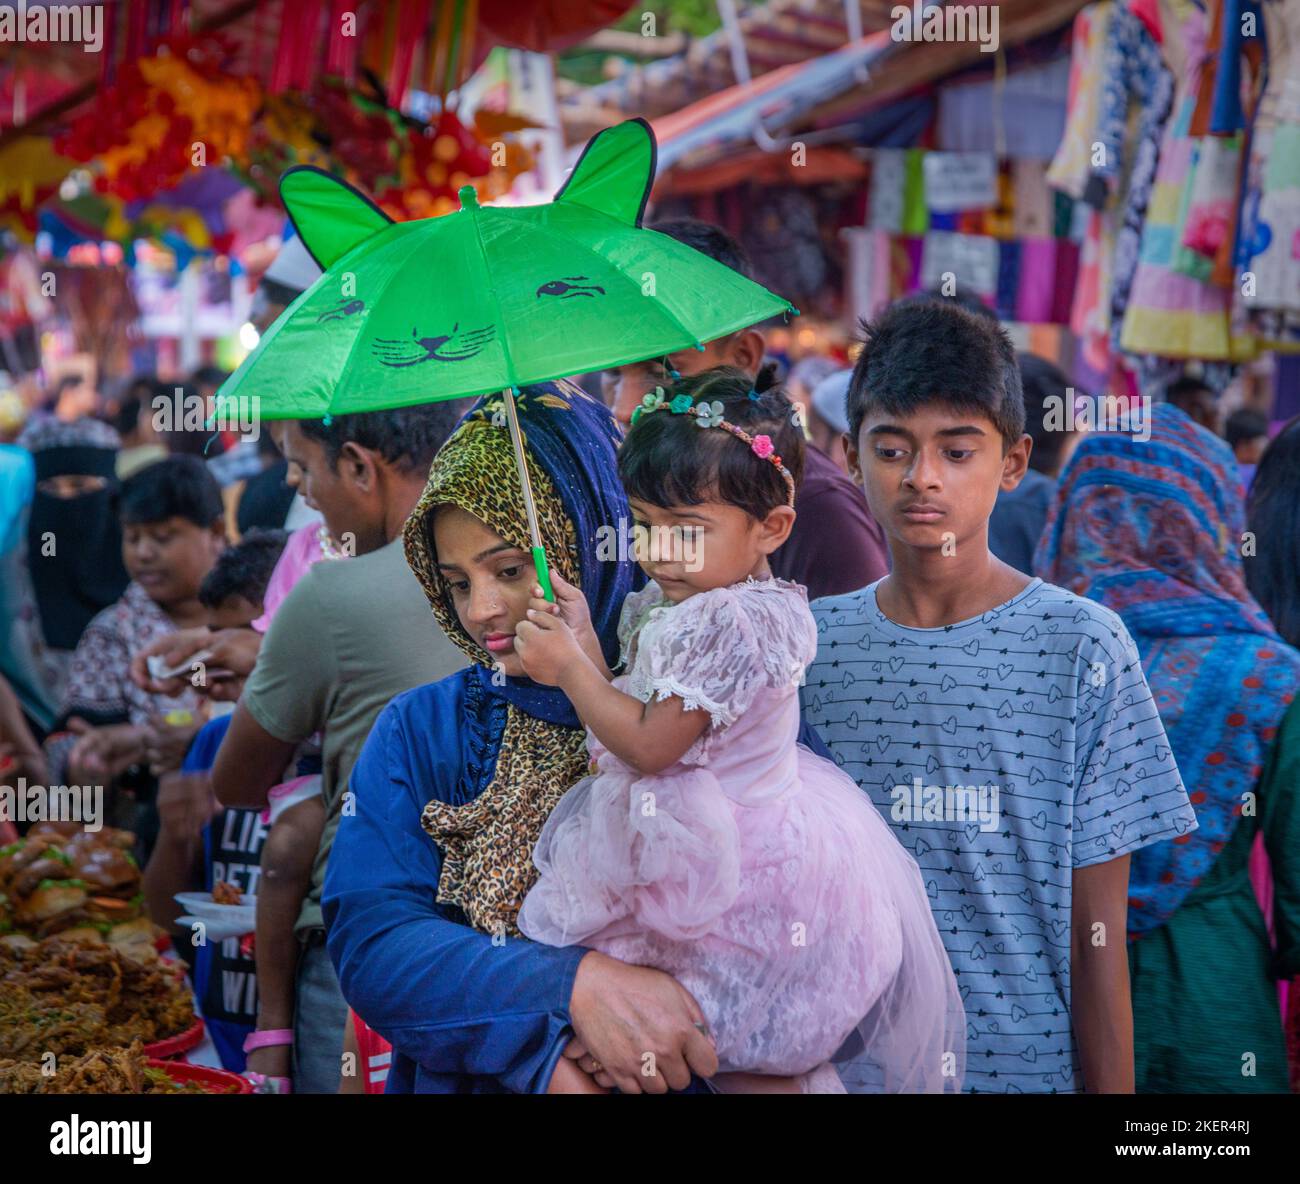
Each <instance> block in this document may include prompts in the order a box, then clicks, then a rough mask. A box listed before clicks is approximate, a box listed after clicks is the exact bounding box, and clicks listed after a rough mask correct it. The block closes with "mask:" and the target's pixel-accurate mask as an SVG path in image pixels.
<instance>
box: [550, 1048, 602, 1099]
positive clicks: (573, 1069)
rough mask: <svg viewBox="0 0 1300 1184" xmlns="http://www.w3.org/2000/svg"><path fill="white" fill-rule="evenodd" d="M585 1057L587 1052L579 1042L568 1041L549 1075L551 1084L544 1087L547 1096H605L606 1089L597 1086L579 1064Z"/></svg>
mask: <svg viewBox="0 0 1300 1184" xmlns="http://www.w3.org/2000/svg"><path fill="white" fill-rule="evenodd" d="M585 1056H587V1050H586V1048H585V1047H584V1046H583V1044H582V1042H581V1041H578V1040H570V1041H569V1043H568V1044H566V1045H565V1046H564V1051H563V1053H561V1054H560V1059H559V1060H558V1061H556V1062H555V1070H554V1072H552V1073H551V1083H550V1084H549V1085H548V1086H547V1087H546V1092H547V1093H548V1094H607V1093H609V1089H608V1088H607V1087H604V1086H601V1085H598V1084H597V1083H596V1081H595V1080H594V1079H593V1078H592V1075H591V1074H590V1073H587V1072H586V1071H585V1070H584V1069H583V1068H582V1066H581V1064H580V1063H579V1059H580V1058H581V1057H585Z"/></svg>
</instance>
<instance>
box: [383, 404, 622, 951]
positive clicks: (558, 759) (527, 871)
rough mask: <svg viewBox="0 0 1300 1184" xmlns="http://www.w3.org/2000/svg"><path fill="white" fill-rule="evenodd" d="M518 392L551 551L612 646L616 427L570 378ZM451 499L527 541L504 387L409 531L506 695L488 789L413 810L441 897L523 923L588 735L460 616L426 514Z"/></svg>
mask: <svg viewBox="0 0 1300 1184" xmlns="http://www.w3.org/2000/svg"><path fill="white" fill-rule="evenodd" d="M516 398H517V406H518V410H519V417H520V423H521V427H522V428H523V432H524V441H525V448H526V450H527V452H528V462H529V472H530V475H531V477H532V485H533V494H534V497H535V498H536V501H537V516H538V526H539V528H540V530H541V534H542V542H543V544H544V545H545V547H546V554H547V558H548V560H549V561H550V564H551V566H552V568H553V569H554V570H555V571H557V572H559V574H560V575H561V576H562V577H563V578H564V579H565V580H567V581H569V582H570V583H571V584H574V585H575V586H577V587H579V588H582V590H583V591H584V593H585V594H586V596H587V600H588V603H589V605H590V606H591V609H592V622H593V625H595V626H596V630H597V633H598V635H599V636H600V637H601V638H602V641H604V642H605V643H606V649H607V651H610V656H611V658H612V653H613V649H614V648H616V645H617V643H616V641H615V639H614V636H613V635H614V631H615V627H616V624H617V617H618V610H619V607H620V606H621V604H622V601H623V597H624V595H626V593H627V592H628V591H629V590H630V589H631V586H632V579H633V575H632V569H631V567H630V565H629V564H627V563H624V562H617V561H610V560H608V559H605V560H604V561H603V562H602V560H601V559H599V558H597V556H596V547H597V543H598V541H599V540H598V537H597V533H598V530H599V528H600V527H601V526H602V525H606V524H614V525H616V518H617V516H618V515H619V514H626V513H627V503H626V500H625V499H624V497H623V493H622V489H621V487H619V486H618V483H617V475H616V470H615V467H614V449H615V447H616V444H617V440H618V434H617V429H616V427H615V426H614V422H613V419H612V418H611V417H610V415H609V412H608V411H607V410H606V409H605V408H604V407H603V406H602V405H601V404H598V403H596V402H595V401H594V400H592V399H590V398H589V397H588V396H587V395H586V394H585V393H584V392H583V391H581V390H580V389H579V388H578V387H576V386H573V385H572V384H570V383H566V382H556V383H546V384H544V385H542V386H534V387H526V388H524V390H523V392H522V393H521V394H520V395H519V396H517V397H516ZM557 487H558V488H557ZM445 505H454V506H459V507H460V508H461V509H463V510H465V511H466V512H468V513H470V514H473V515H474V516H475V517H476V518H478V519H479V520H480V521H481V522H483V523H484V524H485V525H486V526H488V527H489V528H490V529H491V530H493V531H495V532H496V533H497V534H499V535H500V536H501V537H502V538H503V539H504V540H505V541H506V542H508V543H511V544H512V545H514V546H516V547H520V548H522V549H523V550H524V551H528V550H529V538H528V530H527V518H526V516H525V513H524V499H523V493H522V491H521V490H520V487H519V477H518V474H517V473H516V471H515V462H514V452H513V449H512V447H511V443H510V436H509V433H508V430H507V428H506V426H505V418H504V411H503V407H502V404H501V396H499V395H496V396H486V397H484V398H483V399H481V400H479V402H478V403H477V404H476V405H475V407H474V409H473V410H472V411H471V412H470V413H469V414H468V415H467V416H466V418H465V420H464V421H463V422H462V424H461V426H460V427H459V428H458V429H457V431H456V433H455V434H454V435H453V436H452V437H451V439H450V440H448V441H447V443H446V444H445V445H444V446H443V448H442V450H441V451H440V452H439V453H438V455H437V457H436V458H435V460H434V462H433V467H432V469H431V470H430V472H429V482H428V485H427V486H426V487H425V491H424V494H423V496H422V497H421V498H420V501H419V503H418V504H417V505H416V507H415V510H414V511H413V512H412V514H411V517H410V519H409V520H408V521H407V524H406V529H405V534H404V541H405V546H406V557H407V562H408V563H409V564H410V566H411V569H412V570H413V571H414V572H415V574H416V576H417V578H418V579H419V581H420V583H421V585H422V586H423V588H424V591H425V595H426V596H427V597H428V598H429V604H430V606H431V607H432V609H433V615H434V617H435V618H436V619H437V621H438V624H439V625H440V626H441V627H442V629H443V631H444V632H445V633H446V634H447V636H448V637H449V638H451V640H452V641H453V642H455V643H456V645H458V646H459V647H460V648H461V650H463V651H464V652H465V654H466V655H467V656H468V657H469V658H470V660H471V661H472V662H474V663H476V665H477V667H478V669H477V670H475V671H473V672H472V673H471V678H476V679H477V689H478V690H479V691H481V692H482V696H483V697H484V698H485V699H486V700H489V701H490V700H493V699H495V700H497V702H496V703H495V704H493V706H495V707H496V709H497V710H499V709H500V701H501V700H504V703H505V726H504V730H503V732H502V733H501V737H500V741H499V744H498V745H497V747H496V750H495V753H489V754H488V756H489V760H488V762H487V763H489V764H490V763H491V757H492V756H494V757H495V766H494V768H493V770H492V772H491V779H490V781H489V782H488V784H487V786H486V788H485V789H483V791H482V792H481V793H479V794H478V795H477V796H474V797H473V798H472V800H470V801H468V802H467V803H466V804H464V805H458V806H457V805H450V804H448V803H447V802H444V801H441V800H439V799H438V798H434V799H432V800H431V801H430V802H429V803H428V805H426V806H425V808H424V812H423V815H422V816H421V820H420V821H421V825H422V826H423V827H424V829H425V831H426V832H427V833H428V834H429V836H430V837H431V838H432V839H433V841H434V842H435V843H437V844H438V846H439V848H440V849H441V851H442V857H443V858H442V873H441V876H440V878H439V881H438V901H439V902H440V903H446V904H453V905H456V906H458V907H459V908H460V909H461V910H462V911H463V912H464V913H465V915H466V916H467V917H468V918H469V920H470V923H471V924H473V925H474V927H475V928H477V929H480V930H482V931H484V932H486V933H505V934H509V935H517V934H518V933H519V929H518V926H517V925H516V920H515V919H516V917H517V915H518V912H519V907H520V905H521V904H522V903H523V899H524V896H525V895H526V894H527V892H528V889H529V888H530V887H532V884H533V881H534V880H535V879H536V877H537V870H536V868H535V867H534V866H533V861H532V852H533V847H534V845H535V844H536V842H537V837H538V835H539V834H540V833H541V829H542V825H543V823H544V822H545V821H546V818H547V816H548V815H549V814H550V812H551V810H552V809H553V808H554V807H555V804H556V803H557V802H558V801H559V800H560V798H561V797H562V796H563V795H564V793H565V791H566V790H567V789H569V787H570V786H571V785H573V783H574V782H576V781H577V780H579V779H580V778H581V777H582V776H583V774H584V773H585V772H586V771H587V764H588V758H587V749H586V735H585V733H584V732H583V730H582V728H581V726H580V725H579V723H578V720H577V716H576V714H574V712H573V708H572V705H571V704H569V702H568V700H567V699H566V698H565V697H564V695H563V694H562V692H560V691H559V690H558V689H555V688H550V687H539V686H537V685H536V684H534V683H532V682H530V681H529V680H528V679H515V678H504V677H502V676H495V677H494V676H492V675H491V674H490V673H489V672H490V671H491V668H492V665H493V662H492V658H491V655H489V654H488V652H487V651H486V650H484V649H483V648H482V647H481V646H480V645H479V644H478V643H477V642H476V641H475V640H474V639H473V638H472V637H470V635H469V634H468V633H467V632H466V631H465V629H464V628H463V627H462V626H461V623H460V619H459V618H458V617H457V615H456V610H455V608H454V607H453V602H452V597H451V590H450V588H449V587H448V585H447V581H446V580H445V578H444V577H443V575H442V573H441V572H440V571H439V570H438V567H437V556H436V553H435V550H434V544H433V532H432V524H433V518H434V513H435V511H436V510H437V508H438V507H440V506H445ZM467 775H468V772H467ZM471 788H472V787H471Z"/></svg>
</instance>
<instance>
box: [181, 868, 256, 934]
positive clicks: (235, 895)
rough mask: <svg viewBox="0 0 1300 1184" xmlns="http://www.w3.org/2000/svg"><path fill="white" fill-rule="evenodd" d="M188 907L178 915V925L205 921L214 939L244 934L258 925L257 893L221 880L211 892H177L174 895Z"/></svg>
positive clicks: (206, 931) (183, 926)
mask: <svg viewBox="0 0 1300 1184" xmlns="http://www.w3.org/2000/svg"><path fill="white" fill-rule="evenodd" d="M173 899H174V900H175V901H176V903H177V904H179V905H180V906H181V908H183V909H184V910H185V913H184V915H183V916H180V917H177V918H176V925H177V926H178V927H179V928H192V927H193V926H194V925H196V924H200V923H201V924H202V925H203V927H204V931H205V936H206V937H207V938H208V939H209V940H211V941H224V940H225V939H226V938H228V937H242V936H243V935H244V934H245V933H252V932H254V931H255V930H256V928H257V897H256V896H248V895H245V894H244V893H242V892H240V890H239V889H238V888H236V887H235V886H234V885H233V884H227V883H225V882H224V881H221V880H218V881H217V883H215V884H213V886H212V891H211V892H178V893H176V895H175V897H174V898H173Z"/></svg>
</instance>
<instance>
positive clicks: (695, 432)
mask: <svg viewBox="0 0 1300 1184" xmlns="http://www.w3.org/2000/svg"><path fill="white" fill-rule="evenodd" d="M754 385H755V384H754V380H753V379H752V378H751V377H750V376H749V375H748V374H746V373H745V372H744V371H743V370H738V369H736V368H735V367H733V366H719V367H717V368H716V369H713V370H705V371H703V372H702V373H700V374H692V375H690V376H689V377H687V378H679V379H677V380H676V381H675V382H674V383H673V384H672V385H671V386H669V387H667V388H665V389H664V392H663V406H662V407H660V408H659V409H658V410H656V411H653V412H650V413H647V414H643V415H640V416H638V417H637V420H636V422H635V423H634V424H633V425H632V427H631V428H630V429H629V430H628V433H627V437H626V438H625V439H624V441H623V446H622V447H621V448H620V449H619V452H618V475H619V478H620V479H621V480H622V482H623V488H624V489H625V490H626V491H627V495H628V497H633V498H636V499H637V500H639V501H643V502H648V503H649V504H650V505H652V506H698V505H699V504H700V503H701V502H708V501H718V502H726V503H727V504H728V505H732V506H736V507H737V508H738V509H741V510H744V511H745V513H746V514H749V515H750V516H751V517H753V518H758V519H762V518H766V517H767V515H768V514H770V513H771V512H772V510H774V509H775V508H776V507H777V506H784V505H788V504H789V490H788V489H787V486H786V483H785V478H784V477H782V475H781V473H780V470H778V469H777V467H776V466H775V465H773V464H772V463H771V462H770V461H767V460H763V459H761V458H760V457H758V456H756V455H755V454H754V452H753V451H752V450H751V449H750V448H749V447H748V446H747V445H746V444H745V443H744V441H742V440H739V439H737V438H736V437H735V436H733V435H732V434H731V433H730V432H727V431H724V430H723V429H722V428H701V427H698V426H697V424H696V417H695V416H694V415H688V414H682V415H679V414H676V413H674V412H672V411H670V410H669V408H668V404H669V403H670V402H671V401H672V400H673V399H675V398H677V397H678V396H683V395H684V396H687V397H688V398H689V399H690V401H691V404H692V405H695V404H698V403H701V402H704V403H714V402H718V403H721V404H722V417H723V418H724V419H725V420H727V421H728V422H729V423H733V424H735V425H736V427H738V428H740V429H741V430H743V431H745V432H748V433H749V434H750V435H751V436H760V435H762V436H768V437H769V438H770V439H771V441H772V445H773V450H774V452H775V453H776V454H777V455H779V456H780V457H781V460H782V463H784V465H785V467H786V468H787V469H789V470H790V475H791V476H792V477H793V478H794V482H795V486H796V488H797V487H798V485H799V479H800V477H801V476H802V474H803V458H804V440H803V431H802V430H801V429H800V427H799V426H798V425H797V423H796V409H795V406H794V404H793V403H791V402H790V400H789V399H788V398H786V396H785V393H784V392H783V391H781V390H779V389H777V388H768V389H766V390H763V391H761V392H758V391H755V389H754Z"/></svg>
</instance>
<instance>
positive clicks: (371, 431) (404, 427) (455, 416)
mask: <svg viewBox="0 0 1300 1184" xmlns="http://www.w3.org/2000/svg"><path fill="white" fill-rule="evenodd" d="M467 403H468V401H467V400H465V399H448V400H444V401H443V402H440V403H421V404H420V405H419V406H417V407H398V408H395V409H394V410H392V411H362V412H359V413H357V414H355V415H335V416H333V417H332V418H331V419H330V421H329V423H328V424H326V423H325V421H324V420H322V419H300V420H299V421H298V427H299V429H300V430H301V431H302V434H303V435H304V436H306V437H307V439H309V440H317V441H319V442H320V443H321V444H322V445H323V446H324V448H325V455H326V456H327V457H328V458H329V462H330V464H331V465H337V464H338V463H339V455H340V454H341V453H342V451H343V445H344V444H347V443H348V442H349V441H351V442H352V443H353V444H359V445H360V446H361V447H362V448H367V449H369V450H370V451H372V452H377V453H379V455H380V456H381V457H383V459H384V460H385V461H386V462H387V463H388V464H390V465H392V466H393V468H395V469H396V470H397V471H398V472H400V473H414V472H422V473H427V472H428V471H429V466H430V465H432V464H433V458H434V456H435V455H436V454H437V452H438V449H439V448H441V447H442V446H443V445H444V444H445V443H446V442H447V437H448V436H450V435H451V434H452V432H454V431H455V430H456V424H457V422H458V421H459V419H460V417H461V415H463V414H464V412H465V408H466V406H467Z"/></svg>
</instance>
